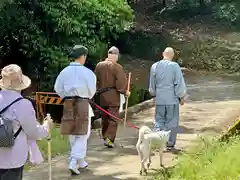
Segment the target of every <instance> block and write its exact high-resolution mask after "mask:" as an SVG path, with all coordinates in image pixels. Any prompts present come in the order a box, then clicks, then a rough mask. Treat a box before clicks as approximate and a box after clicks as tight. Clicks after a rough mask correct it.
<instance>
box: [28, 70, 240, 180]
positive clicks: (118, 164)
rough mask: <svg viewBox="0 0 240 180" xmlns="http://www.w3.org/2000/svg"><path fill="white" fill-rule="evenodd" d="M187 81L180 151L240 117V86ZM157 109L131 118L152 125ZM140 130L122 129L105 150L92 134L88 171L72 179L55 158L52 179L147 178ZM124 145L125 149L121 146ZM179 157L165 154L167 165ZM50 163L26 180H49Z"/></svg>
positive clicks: (155, 161) (207, 79)
mask: <svg viewBox="0 0 240 180" xmlns="http://www.w3.org/2000/svg"><path fill="white" fill-rule="evenodd" d="M193 77H194V76H193V75H191V78H187V82H188V93H189V95H190V98H189V100H188V102H186V104H185V105H184V106H182V107H181V120H180V128H179V134H178V140H177V145H176V146H177V148H181V149H185V148H187V147H189V145H190V144H192V143H193V142H194V140H195V139H196V138H198V136H199V135H220V134H221V132H222V130H224V129H226V128H227V127H228V126H229V125H231V124H232V122H233V120H235V119H236V118H237V116H238V115H240V114H239V113H240V83H239V82H235V81H232V80H229V79H223V78H216V77H213V76H207V77H204V75H203V76H202V75H198V76H196V77H195V79H194V78H193ZM154 110H155V109H154V108H150V109H147V110H145V111H143V112H141V113H138V114H135V115H134V116H133V117H132V118H131V119H128V121H131V122H132V123H134V124H136V125H139V126H140V125H143V124H146V125H148V126H152V123H153V120H154ZM136 142H137V130H135V129H132V128H131V127H128V128H127V129H126V130H125V131H124V129H123V127H122V126H120V128H119V131H118V138H117V141H116V143H117V145H118V146H117V147H116V148H115V149H105V148H104V147H103V145H102V140H100V139H99V137H98V135H97V133H96V132H93V133H92V136H91V138H90V141H89V147H88V157H87V161H88V162H89V168H88V170H86V171H84V172H82V173H81V175H80V176H77V177H70V175H69V174H68V171H67V156H61V157H58V158H56V159H54V162H53V180H67V179H81V180H114V179H116V180H117V179H129V180H137V179H147V177H146V176H143V177H141V176H139V169H140V163H139V158H138V155H137V151H136V149H135V144H136ZM121 145H123V147H122V146H121ZM176 156H177V155H176V154H171V153H166V154H165V155H164V164H165V166H171V165H173V164H174V163H176V161H175V158H176ZM152 159H153V163H152V166H151V169H150V171H149V174H148V176H151V175H152V174H154V172H155V171H156V170H157V169H159V167H160V166H159V157H158V154H157V153H156V154H155V155H154V157H153V158H152ZM47 179H48V169H47V164H43V165H41V166H39V167H38V168H37V169H33V170H32V171H29V172H26V173H25V174H24V180H47Z"/></svg>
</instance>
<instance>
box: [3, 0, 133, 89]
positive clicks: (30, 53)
mask: <svg viewBox="0 0 240 180" xmlns="http://www.w3.org/2000/svg"><path fill="white" fill-rule="evenodd" d="M0 17H1V22H0V29H1V31H0V38H1V42H0V47H1V48H0V58H1V59H3V60H4V61H8V62H12V59H15V60H14V61H17V62H15V63H18V64H21V63H22V64H21V65H22V67H23V66H27V67H26V69H27V70H30V72H31V73H32V74H34V73H35V74H36V78H38V79H39V78H40V77H41V80H43V82H41V83H40V85H41V89H43V90H47V89H48V90H49V89H51V87H52V86H53V82H54V80H55V78H56V74H57V73H58V72H59V71H60V70H61V69H62V68H63V67H64V66H65V65H66V64H67V63H68V59H67V55H68V51H69V48H71V47H72V46H73V45H75V44H83V45H85V46H87V47H88V48H89V54H90V56H91V58H92V59H93V60H95V61H96V60H99V59H100V57H101V56H102V55H103V54H104V53H105V50H106V47H107V46H108V45H109V44H110V43H111V40H113V39H117V38H118V36H119V34H121V33H123V32H124V31H125V30H127V29H128V28H129V27H130V25H131V23H132V21H133V18H134V17H133V10H132V9H131V8H130V6H129V5H128V4H127V1H126V0H103V1H99V0H59V1H54V0H38V1H36V0H12V1H8V2H5V4H4V5H2V6H1V7H0ZM37 75H38V76H37Z"/></svg>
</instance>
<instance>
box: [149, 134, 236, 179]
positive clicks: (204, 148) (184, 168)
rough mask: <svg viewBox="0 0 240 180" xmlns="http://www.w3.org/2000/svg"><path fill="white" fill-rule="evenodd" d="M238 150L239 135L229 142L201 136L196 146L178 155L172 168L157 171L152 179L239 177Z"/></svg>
mask: <svg viewBox="0 0 240 180" xmlns="http://www.w3.org/2000/svg"><path fill="white" fill-rule="evenodd" d="M239 151H240V143H239V137H232V138H231V139H230V140H229V142H219V141H218V140H217V139H207V138H201V139H200V140H199V142H198V143H197V146H195V147H193V148H192V149H191V150H190V151H189V152H187V153H186V154H184V155H182V156H181V157H180V159H179V160H178V164H177V165H176V166H175V167H174V168H173V169H171V170H169V171H168V172H165V173H164V174H163V173H161V174H160V173H159V174H158V175H156V176H155V177H154V178H152V179H155V180H158V179H159V180H160V179H169V180H177V179H181V180H209V179H211V180H219V179H239V174H240V169H239V166H240V160H239V158H237V157H238V154H239ZM166 174H167V175H168V176H167V177H166Z"/></svg>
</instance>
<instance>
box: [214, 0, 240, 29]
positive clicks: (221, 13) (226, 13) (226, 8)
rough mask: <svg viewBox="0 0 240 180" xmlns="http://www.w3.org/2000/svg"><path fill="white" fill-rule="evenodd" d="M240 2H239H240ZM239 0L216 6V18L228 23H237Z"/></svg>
mask: <svg viewBox="0 0 240 180" xmlns="http://www.w3.org/2000/svg"><path fill="white" fill-rule="evenodd" d="M238 3H239V2H238ZM238 3H237V2H232V3H226V4H219V5H217V6H215V8H214V13H213V17H214V18H215V19H216V20H221V21H222V22H225V23H226V24H227V25H230V26H231V25H233V24H237V23H238V21H239V15H240V14H239V13H240V10H239V7H240V6H239V5H238Z"/></svg>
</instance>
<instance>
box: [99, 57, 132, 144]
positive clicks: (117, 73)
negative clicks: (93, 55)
mask: <svg viewBox="0 0 240 180" xmlns="http://www.w3.org/2000/svg"><path fill="white" fill-rule="evenodd" d="M95 72H96V76H97V88H98V90H101V89H104V88H114V89H112V90H110V91H107V92H104V93H102V94H100V105H101V106H102V107H103V108H105V109H106V110H107V111H108V112H110V113H111V114H113V115H115V116H118V115H119V106H120V92H121V93H125V92H126V89H127V78H126V75H125V73H124V70H123V67H122V66H121V65H120V64H118V63H112V62H110V61H107V60H105V61H103V62H100V63H98V64H97V66H96V69H95ZM118 123H119V121H117V120H116V119H114V118H112V117H110V116H108V115H107V114H105V113H104V114H103V116H102V135H103V139H106V138H109V139H110V140H111V141H112V142H114V140H115V137H116V133H117V127H118Z"/></svg>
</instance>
